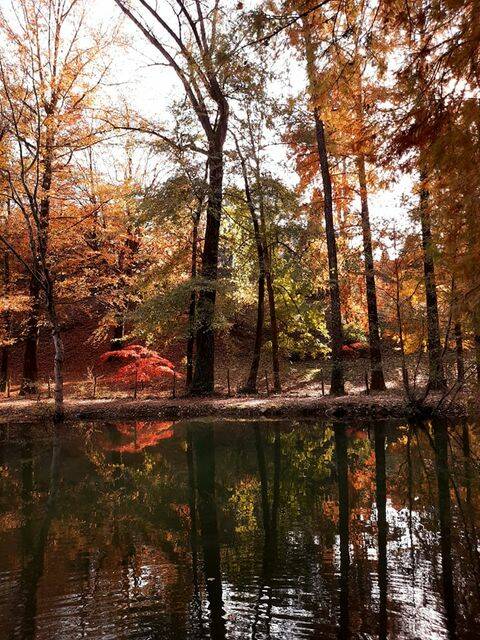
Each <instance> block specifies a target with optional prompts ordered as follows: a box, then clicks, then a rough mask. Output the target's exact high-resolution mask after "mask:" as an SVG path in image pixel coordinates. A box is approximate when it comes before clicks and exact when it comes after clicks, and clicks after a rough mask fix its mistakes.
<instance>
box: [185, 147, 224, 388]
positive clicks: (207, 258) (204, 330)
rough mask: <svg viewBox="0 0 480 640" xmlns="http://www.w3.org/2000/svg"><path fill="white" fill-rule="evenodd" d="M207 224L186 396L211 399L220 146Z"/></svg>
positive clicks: (215, 151) (213, 158) (215, 150)
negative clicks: (192, 370)
mask: <svg viewBox="0 0 480 640" xmlns="http://www.w3.org/2000/svg"><path fill="white" fill-rule="evenodd" d="M209 160H210V164H209V167H210V180H209V194H208V204H207V223H206V229H205V242H204V246H203V253H202V267H201V277H202V288H201V290H200V291H199V294H198V300H197V331H196V346H197V349H196V355H195V369H194V372H193V379H192V384H191V387H190V393H191V394H192V395H199V396H202V395H211V394H212V393H213V392H214V390H215V389H214V387H215V333H214V327H213V324H214V320H215V303H216V294H217V292H216V285H217V273H218V245H219V239H220V220H221V215H222V198H223V142H222V143H221V144H218V143H217V144H216V145H214V146H212V147H211V149H210V154H209Z"/></svg>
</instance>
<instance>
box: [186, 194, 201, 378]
mask: <svg viewBox="0 0 480 640" xmlns="http://www.w3.org/2000/svg"><path fill="white" fill-rule="evenodd" d="M201 212H202V210H201V206H199V208H198V209H197V211H196V212H195V214H194V217H193V228H192V263H191V267H190V276H191V278H192V281H194V280H195V278H196V277H197V253H198V225H199V223H200V215H201ZM193 284H194V286H193V287H192V291H191V293H190V304H189V306H188V338H187V377H186V380H185V386H186V388H187V389H190V386H191V384H192V380H193V354H194V350H195V321H196V315H197V292H196V290H195V283H193Z"/></svg>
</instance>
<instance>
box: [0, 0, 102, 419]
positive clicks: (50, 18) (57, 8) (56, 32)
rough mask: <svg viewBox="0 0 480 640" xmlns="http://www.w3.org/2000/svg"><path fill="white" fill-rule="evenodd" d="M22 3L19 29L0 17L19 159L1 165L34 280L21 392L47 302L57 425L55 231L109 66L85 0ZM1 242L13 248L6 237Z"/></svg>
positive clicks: (6, 98) (7, 102) (7, 107)
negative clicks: (88, 24) (89, 30)
mask: <svg viewBox="0 0 480 640" xmlns="http://www.w3.org/2000/svg"><path fill="white" fill-rule="evenodd" d="M20 4H21V12H19V14H18V16H17V18H18V26H17V27H16V28H15V27H14V26H12V24H11V22H10V21H9V20H8V17H7V16H6V15H5V14H2V15H1V16H0V20H1V25H0V26H1V29H2V33H3V35H4V36H5V37H6V39H7V42H8V47H9V48H8V52H9V60H11V61H12V62H10V63H6V62H4V61H2V62H0V89H1V92H2V101H1V103H2V106H3V113H2V116H3V119H4V122H5V126H6V128H7V130H8V135H9V136H10V137H11V139H12V146H13V148H14V156H13V157H12V158H11V159H10V160H9V161H7V162H6V163H4V164H2V166H1V172H2V175H3V176H4V177H5V178H6V182H7V184H8V190H9V197H10V199H11V201H12V204H13V205H14V206H15V207H16V208H17V210H18V211H19V213H20V215H21V217H22V219H23V223H24V226H25V232H26V238H27V247H28V254H29V258H28V260H25V259H24V258H23V257H22V255H21V254H20V253H19V252H17V251H14V255H15V256H16V258H17V259H18V260H19V261H20V262H21V263H22V264H23V266H24V267H25V269H26V270H27V272H28V274H29V278H30V298H31V301H32V303H31V311H30V314H29V318H28V321H27V338H26V350H25V360H24V380H23V382H22V390H23V391H25V390H27V389H32V386H33V388H35V385H36V378H37V375H38V368H37V355H36V342H37V336H38V321H39V314H40V307H41V304H42V303H43V304H44V307H45V311H46V314H47V317H48V321H49V324H50V327H51V335H52V340H53V344H54V350H55V357H54V379H55V418H56V419H58V420H60V419H62V418H63V361H64V350H63V341H62V335H61V322H60V318H59V315H58V309H57V294H56V290H55V284H56V282H55V281H56V274H55V260H54V256H53V247H52V237H51V227H52V222H53V220H55V221H62V220H65V219H68V218H69V216H68V214H67V208H68V206H69V204H70V203H72V202H74V201H75V188H76V178H75V173H74V164H73V162H72V160H73V158H74V156H75V154H78V153H79V152H80V151H83V150H84V149H86V148H88V147H89V146H91V145H92V144H94V142H95V141H96V139H97V136H98V131H97V129H96V124H95V122H94V121H92V118H91V108H92V105H93V98H94V95H95V92H96V91H97V89H98V87H99V85H100V84H101V82H102V80H103V78H104V76H105V74H106V72H107V69H108V62H107V63H106V65H105V64H104V63H103V62H102V63H99V62H98V56H99V52H100V51H101V50H102V47H105V46H106V44H105V42H102V41H98V40H97V39H96V38H95V36H94V35H92V36H91V39H90V40H88V38H87V36H86V33H85V21H86V15H87V3H86V0H41V1H40V2H36V1H35V2H34V1H33V0H20ZM13 61H14V62H13ZM56 224H57V225H58V224H59V222H56ZM67 227H68V225H67ZM63 232H65V229H64V230H63ZM57 233H58V234H61V232H60V231H59V230H57ZM3 244H4V245H5V246H7V247H8V248H9V249H10V250H12V249H13V247H12V246H11V245H9V244H8V241H7V240H6V239H5V238H4V237H3Z"/></svg>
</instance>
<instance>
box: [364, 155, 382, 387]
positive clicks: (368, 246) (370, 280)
mask: <svg viewBox="0 0 480 640" xmlns="http://www.w3.org/2000/svg"><path fill="white" fill-rule="evenodd" d="M357 169H358V181H359V185H360V201H361V216H362V235H363V255H364V260H365V287H366V293H367V311H368V336H369V346H370V368H371V382H370V387H371V389H373V390H375V391H383V390H385V389H386V386H385V377H384V375H383V365H382V351H381V342H380V326H379V320H378V307H377V289H376V285H375V267H374V262H373V249H372V231H371V227H370V212H369V208H368V193H367V179H366V171H365V157H364V156H363V155H359V156H358V157H357Z"/></svg>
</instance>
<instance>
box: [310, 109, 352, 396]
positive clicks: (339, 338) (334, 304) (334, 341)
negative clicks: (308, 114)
mask: <svg viewBox="0 0 480 640" xmlns="http://www.w3.org/2000/svg"><path fill="white" fill-rule="evenodd" d="M314 118H315V132H316V137H317V147H318V156H319V160H320V167H321V172H322V182H323V201H324V213H325V231H326V237H327V251H328V274H329V278H328V280H329V290H330V337H331V346H332V376H331V384H330V394H331V395H344V393H345V383H344V377H343V375H344V374H343V358H342V347H343V329H342V312H341V304H340V284H339V278H338V262H337V240H336V237H335V226H334V222H333V195H332V181H331V177H330V167H329V162H328V155H327V147H326V142H325V129H324V125H323V121H322V119H321V118H320V115H319V112H318V109H317V108H315V109H314Z"/></svg>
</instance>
